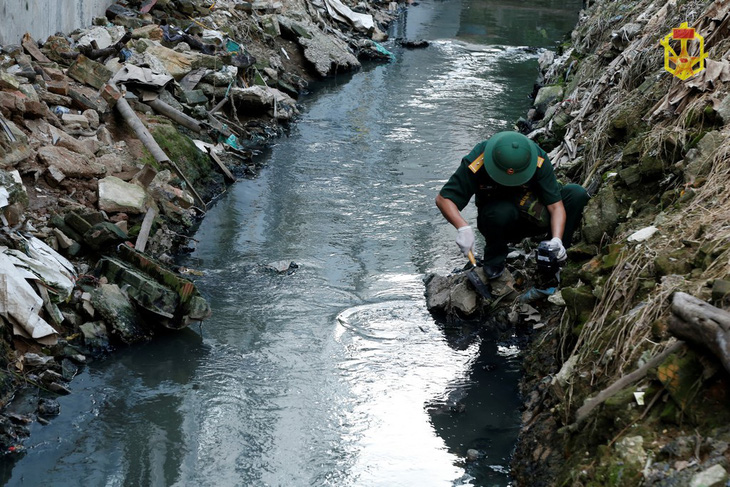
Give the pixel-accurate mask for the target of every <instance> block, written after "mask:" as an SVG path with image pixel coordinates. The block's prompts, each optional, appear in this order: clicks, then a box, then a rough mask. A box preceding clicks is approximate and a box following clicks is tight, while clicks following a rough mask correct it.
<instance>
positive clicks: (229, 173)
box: [208, 147, 236, 182]
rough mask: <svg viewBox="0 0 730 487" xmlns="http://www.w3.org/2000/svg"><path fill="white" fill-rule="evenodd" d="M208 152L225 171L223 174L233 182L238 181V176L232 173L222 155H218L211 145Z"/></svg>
mask: <svg viewBox="0 0 730 487" xmlns="http://www.w3.org/2000/svg"><path fill="white" fill-rule="evenodd" d="M208 154H209V155H210V158H211V159H213V161H215V163H216V164H218V168H219V169H220V170H221V171H222V172H223V175H224V176H225V177H226V179H227V180H229V181H231V182H235V181H236V177H235V176H234V175H233V174H232V173H231V171H230V170H229V169H228V168H227V167H226V165H225V164H223V161H221V159H220V157H218V154H216V153H215V151H213V149H211V148H210V147H208Z"/></svg>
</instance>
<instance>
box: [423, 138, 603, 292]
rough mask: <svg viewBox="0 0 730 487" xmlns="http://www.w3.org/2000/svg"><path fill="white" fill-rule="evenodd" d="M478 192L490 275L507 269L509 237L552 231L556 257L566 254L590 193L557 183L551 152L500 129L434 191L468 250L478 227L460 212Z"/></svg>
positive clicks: (479, 221)
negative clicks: (549, 153)
mask: <svg viewBox="0 0 730 487" xmlns="http://www.w3.org/2000/svg"><path fill="white" fill-rule="evenodd" d="M474 195H476V198H475V203H476V206H477V211H478V215H477V228H479V231H480V232H481V233H482V235H484V239H485V240H486V246H485V248H484V270H485V272H486V274H487V276H488V277H489V278H490V279H494V278H496V277H498V276H499V275H501V274H502V272H503V271H504V262H505V259H506V257H507V253H508V247H507V244H508V242H516V241H518V240H520V239H522V238H525V237H528V236H535V235H540V234H543V233H548V232H549V234H550V237H551V239H550V245H551V247H553V248H554V249H556V251H557V256H558V260H560V261H564V260H565V259H566V258H567V254H566V252H565V247H569V246H570V244H571V240H572V237H573V232H574V231H575V229H576V228H577V226H578V224H579V223H580V218H581V214H582V212H583V208H584V207H585V205H586V203H588V199H589V196H588V193H587V192H586V190H585V189H584V188H583V187H582V186H580V185H577V184H567V185H565V186H562V187H561V185H560V184H559V183H558V181H557V179H556V177H555V172H554V171H553V166H552V164H551V163H550V160H549V159H548V156H547V154H546V153H545V151H544V150H542V149H541V148H540V147H539V146H538V145H537V144H536V143H534V142H533V141H531V140H530V139H528V138H527V137H525V136H524V135H522V134H520V133H518V132H499V133H497V134H495V135H493V136H492V137H491V138H490V139H489V140H485V141H483V142H480V143H479V144H477V145H476V147H474V149H472V151H471V152H470V153H469V154H468V155H467V156H466V157H464V158H463V159H462V160H461V165H460V166H459V168H458V169H457V170H456V172H455V173H454V174H453V175H452V176H451V178H450V179H449V180H448V181H447V182H446V184H445V185H444V186H443V188H441V191H440V192H439V194H438V196H436V206H438V208H439V210H441V213H442V214H443V216H444V218H446V220H447V221H448V222H449V223H451V224H452V225H453V226H454V227H455V228H456V229H457V230H458V234H457V237H456V243H457V244H458V246H459V248H460V249H461V251H462V252H463V253H464V255H465V256H466V255H468V254H469V252H470V251H472V252H473V250H474V231H473V229H472V227H471V226H470V225H469V223H468V222H467V221H466V220H464V218H463V217H462V216H461V210H463V209H464V207H466V205H467V203H469V200H470V199H471V197H472V196H474Z"/></svg>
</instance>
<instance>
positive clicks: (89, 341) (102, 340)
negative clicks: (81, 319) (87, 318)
mask: <svg viewBox="0 0 730 487" xmlns="http://www.w3.org/2000/svg"><path fill="white" fill-rule="evenodd" d="M79 329H80V330H81V333H82V334H83V335H84V343H85V344H86V346H87V347H89V348H90V349H91V350H92V351H99V352H101V351H104V350H107V349H108V348H109V335H108V334H107V330H106V325H105V324H104V322H103V321H91V322H89V323H84V324H83V325H81V326H80V327H79Z"/></svg>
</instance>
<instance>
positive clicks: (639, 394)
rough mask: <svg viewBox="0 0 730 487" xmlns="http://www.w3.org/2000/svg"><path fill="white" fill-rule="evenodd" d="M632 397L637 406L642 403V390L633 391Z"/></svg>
mask: <svg viewBox="0 0 730 487" xmlns="http://www.w3.org/2000/svg"><path fill="white" fill-rule="evenodd" d="M634 399H635V400H636V404H638V405H639V406H643V405H644V393H643V392H634Z"/></svg>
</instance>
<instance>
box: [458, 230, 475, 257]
mask: <svg viewBox="0 0 730 487" xmlns="http://www.w3.org/2000/svg"><path fill="white" fill-rule="evenodd" d="M456 245H458V246H459V248H460V249H461V252H462V253H463V254H464V257H467V256H468V255H469V251H470V250H471V251H474V230H472V228H471V227H470V226H469V225H466V226H464V227H461V228H459V234H458V235H457V236H456Z"/></svg>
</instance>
